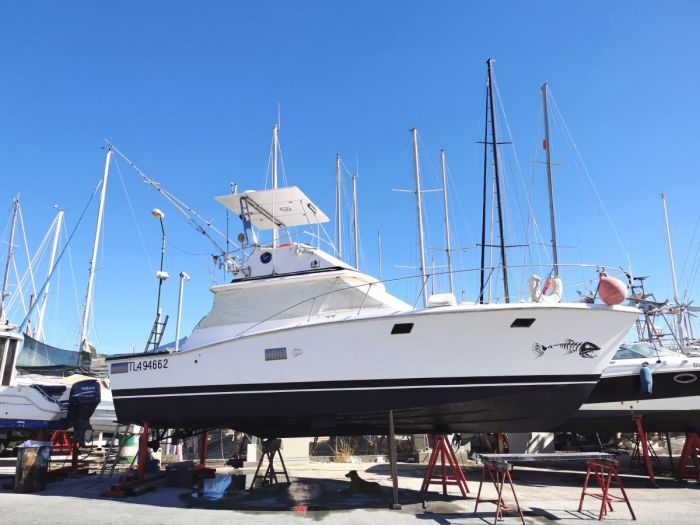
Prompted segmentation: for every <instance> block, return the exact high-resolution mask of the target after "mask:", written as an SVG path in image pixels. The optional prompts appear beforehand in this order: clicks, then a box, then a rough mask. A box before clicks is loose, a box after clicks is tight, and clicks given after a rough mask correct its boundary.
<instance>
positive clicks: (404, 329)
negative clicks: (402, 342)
mask: <svg viewBox="0 0 700 525" xmlns="http://www.w3.org/2000/svg"><path fill="white" fill-rule="evenodd" d="M411 330H413V323H397V324H395V325H394V327H393V328H392V329H391V333H392V335H395V334H410V333H411Z"/></svg>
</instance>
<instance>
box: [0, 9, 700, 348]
mask: <svg viewBox="0 0 700 525" xmlns="http://www.w3.org/2000/svg"><path fill="white" fill-rule="evenodd" d="M0 13H1V16H0V71H2V82H0V180H1V181H2V185H1V186H0V187H1V188H2V189H1V192H2V193H1V194H0V211H2V214H1V215H0V221H1V222H0V227H5V228H6V223H7V221H8V219H9V210H10V207H11V199H12V196H13V195H14V194H16V193H20V194H21V199H22V207H23V212H24V215H25V219H26V223H27V235H28V239H29V246H30V249H31V250H33V249H35V247H36V246H37V245H38V244H39V242H40V240H41V238H42V237H43V235H44V232H45V230H46V228H47V227H48V225H49V223H50V222H51V220H52V218H53V214H54V210H53V208H52V206H53V205H54V204H58V205H60V206H61V207H63V208H65V209H66V218H67V221H68V225H69V227H71V226H72V225H74V224H75V222H76V221H77V217H78V215H79V213H80V211H81V210H82V208H83V206H84V205H85V202H86V201H87V200H88V198H89V196H90V194H91V192H92V191H93V189H94V187H95V185H96V183H97V181H98V179H99V177H100V175H101V172H102V166H103V162H104V151H103V150H102V149H101V147H102V145H103V143H102V141H103V139H105V138H109V139H111V140H112V141H113V142H114V143H115V144H116V145H117V146H118V147H119V148H120V149H121V150H122V151H123V152H124V153H126V154H127V155H128V156H129V157H131V158H132V160H134V162H136V163H137V164H138V165H139V166H141V167H142V168H143V169H144V171H145V172H146V173H147V174H149V175H150V176H152V177H154V178H156V179H157V180H159V181H160V182H162V183H163V185H164V186H165V187H166V188H168V189H169V190H170V191H171V192H173V193H174V194H175V195H177V196H178V197H180V198H181V199H183V200H184V201H185V202H187V203H188V204H190V205H191V206H192V207H194V208H195V209H197V210H199V211H200V212H201V213H202V214H203V215H205V216H207V217H210V218H212V219H213V220H215V221H216V224H217V225H218V226H219V227H224V224H225V218H224V214H223V209H222V208H221V207H220V206H219V205H218V204H217V203H216V202H214V201H213V198H212V197H213V196H215V195H220V194H224V193H226V192H227V191H228V187H229V183H231V182H236V183H238V184H239V187H240V188H241V189H248V188H261V187H263V186H264V185H265V179H266V172H267V161H268V153H269V147H270V136H271V130H272V126H273V124H274V122H275V119H276V115H277V105H278V104H279V105H280V107H281V115H282V133H281V145H282V153H283V159H284V167H285V173H286V179H287V181H288V183H289V184H295V185H298V186H300V187H301V188H302V189H304V190H305V191H306V193H307V194H308V195H309V196H310V197H311V198H312V199H313V200H314V201H316V202H317V203H318V204H319V205H320V206H321V207H322V208H323V209H324V210H326V212H327V213H328V214H329V215H333V213H334V174H333V170H334V159H335V154H336V152H338V153H340V154H341V155H342V156H343V159H344V163H345V164H346V166H347V167H348V169H349V170H351V171H355V170H356V169H358V168H359V179H358V181H359V182H358V185H359V190H360V228H361V237H362V241H363V242H362V244H363V261H362V268H363V269H365V270H366V271H368V272H369V273H375V274H376V271H377V255H376V251H377V250H376V232H377V230H381V231H382V237H383V244H384V254H383V261H382V262H383V268H384V275H383V276H384V277H385V278H386V277H392V276H398V275H406V274H410V273H411V270H410V269H406V268H397V266H411V265H415V264H416V260H417V257H416V248H415V247H416V240H415V210H414V201H413V200H412V198H411V196H410V194H403V193H395V192H392V191H391V190H392V188H411V187H412V184H413V179H412V164H411V162H412V160H411V145H410V135H409V132H408V130H409V129H410V128H411V127H412V126H416V127H418V130H419V134H420V137H421V151H420V154H421V157H422V163H423V174H424V187H425V188H435V187H437V185H438V184H439V182H438V180H437V178H438V176H439V172H438V166H439V164H438V152H439V150H440V148H444V149H445V150H446V152H447V161H448V166H449V171H450V177H451V189H452V192H451V194H450V198H451V200H452V213H453V217H452V220H453V230H454V233H453V235H454V236H455V244H456V245H457V246H459V247H463V248H471V249H470V250H468V251H464V252H463V253H462V255H461V256H460V258H459V261H458V266H459V267H461V268H474V267H476V265H477V260H478V259H477V251H476V250H475V249H474V247H473V245H474V243H475V242H476V241H477V238H476V236H477V232H478V231H479V228H480V226H479V220H480V195H479V192H480V189H479V185H480V177H481V169H482V168H481V156H482V150H481V146H480V145H478V144H476V143H475V142H476V141H478V140H481V136H482V135H483V97H484V78H485V74H486V68H485V61H486V59H487V58H489V57H493V58H495V59H496V62H495V72H496V78H497V86H498V91H499V94H500V97H501V100H502V103H503V106H504V108H505V113H506V117H507V122H508V126H509V127H510V130H511V132H512V138H513V142H514V145H513V147H512V148H506V147H504V148H503V149H504V152H503V155H504V161H505V162H506V164H507V168H508V173H507V174H506V175H505V176H506V177H507V184H508V188H509V190H508V191H509V210H510V211H509V213H510V214H511V215H512V217H511V218H510V219H509V221H510V222H509V223H508V231H507V235H508V236H509V240H511V241H512V242H513V243H518V242H521V241H522V239H523V238H524V234H523V233H522V230H523V228H522V226H521V222H522V221H521V218H522V217H523V216H524V214H525V213H526V209H527V206H526V205H525V204H524V203H525V202H526V201H525V198H526V196H530V198H531V199H532V202H533V209H534V211H535V215H536V217H537V220H538V222H539V224H540V225H541V227H542V228H543V230H542V234H543V237H544V238H545V239H548V236H549V233H548V228H547V224H548V222H547V221H548V217H547V215H546V213H545V206H546V201H545V193H544V188H545V186H544V171H543V170H542V169H541V166H540V165H535V166H536V171H535V172H534V174H533V160H534V159H535V153H536V152H537V155H539V158H540V160H541V150H538V149H537V145H538V144H539V143H540V141H541V124H539V126H540V127H539V128H538V123H539V122H540V120H541V117H540V113H541V108H540V91H539V88H540V85H541V84H542V82H543V81H545V80H546V81H548V82H549V85H550V87H551V90H552V93H553V95H554V98H555V100H556V103H557V105H558V108H559V109H560V111H561V114H562V115H563V117H564V119H565V121H566V124H567V126H568V129H569V131H570V132H571V135H572V136H573V139H574V140H575V143H576V147H577V149H578V152H579V153H580V155H581V157H582V158H583V160H584V161H585V164H586V166H587V168H588V172H589V173H590V177H591V179H592V180H593V182H594V184H595V187H596V188H597V190H598V191H599V192H600V195H601V198H602V200H603V201H604V203H605V206H606V209H607V211H608V213H609V215H610V218H611V220H612V222H613V224H614V226H615V228H616V230H617V232H618V234H619V237H620V238H621V239H622V244H623V245H624V249H623V247H621V246H620V243H618V241H617V240H616V237H615V234H614V233H613V232H612V231H611V227H610V225H609V223H608V221H607V219H606V217H605V212H604V211H603V209H602V208H601V207H600V205H599V204H598V203H597V201H596V199H595V197H593V196H592V193H591V189H590V185H588V183H587V182H586V180H585V179H586V176H585V173H584V172H583V171H582V170H581V169H577V167H576V162H575V157H574V155H572V153H571V150H570V148H569V146H568V145H567V144H565V142H566V141H565V140H564V136H563V133H561V130H560V129H559V128H558V127H556V126H555V130H554V131H555V132H556V131H558V135H557V133H553V136H552V148H553V153H554V160H555V162H557V163H558V164H561V166H557V167H556V168H555V170H556V177H557V182H556V185H557V200H558V216H559V217H558V224H559V233H560V235H559V237H560V239H559V240H560V243H561V244H563V245H566V246H573V247H574V248H568V249H564V250H563V254H562V256H561V257H560V258H561V259H563V260H564V261H565V262H572V263H574V262H586V263H594V264H595V263H603V264H607V265H625V266H626V265H627V264H628V263H627V260H628V257H629V260H631V263H632V266H633V269H634V271H635V272H636V273H637V274H640V275H650V276H651V278H650V280H649V281H648V284H649V286H650V288H651V289H652V291H654V293H656V295H657V296H661V297H666V296H668V295H670V277H669V272H668V265H667V257H666V250H665V245H664V237H663V223H662V214H661V205H660V200H659V193H660V192H661V191H664V192H666V194H667V198H668V203H669V206H670V215H671V226H672V233H673V241H674V249H675V253H676V260H677V266H678V271H679V273H680V272H681V270H682V268H683V266H684V261H685V260H686V258H687V256H688V254H689V253H690V257H691V259H692V256H693V255H694V253H695V252H694V250H696V249H697V246H698V240H697V239H696V241H695V243H694V244H693V245H691V236H692V234H693V231H694V228H695V225H696V222H697V220H698V213H699V212H698V205H697V203H698V194H699V192H698V190H699V189H700V184H699V183H698V165H697V156H696V154H695V152H696V150H697V146H696V144H697V137H698V135H699V134H700V133H699V132H700V129H699V128H700V104H698V102H699V98H700V67H699V66H700V61H699V60H698V59H699V53H700V51H699V50H700V42H699V40H700V37H699V36H698V32H697V27H696V23H697V20H700V16H699V15H700V4H698V3H697V2H692V1H673V2H660V1H659V2H651V1H640V2H586V3H583V2H547V1H537V2H458V1H455V2H357V1H355V2H321V1H317V2H312V1H309V2H294V3H292V2H266V3H265V5H259V4H258V3H251V2H247V3H243V2H241V3H233V2H198V3H197V4H196V5H195V4H192V3H190V2H148V3H144V2H121V3H119V4H114V3H108V2H87V1H85V2H70V3H59V2H11V1H0ZM501 124H502V126H501V129H502V130H503V131H505V125H504V124H505V120H503V121H502V122H501ZM502 140H509V139H508V138H507V137H502ZM514 152H515V153H517V161H518V162H519V164H520V167H521V173H522V175H518V173H517V170H516V169H515V166H516V164H515V161H516V156H515V155H514ZM119 173H121V178H120V177H119ZM533 177H534V178H533ZM346 178H347V177H346ZM122 180H123V184H122ZM533 181H534V182H533ZM533 184H534V185H533ZM531 185H533V186H532V188H533V190H532V191H529V190H528V191H525V190H523V187H527V188H529V187H530V186H531ZM124 187H126V189H127V192H128V195H129V198H130V201H131V205H132V206H133V209H134V215H133V216H132V213H131V209H130V205H129V202H128V201H127V199H126V198H125V192H124V189H123V188H124ZM348 187H349V186H348ZM108 193H109V195H108V201H107V205H106V215H105V230H104V232H105V235H104V244H103V247H102V249H101V252H100V257H99V270H98V276H97V284H96V295H95V332H94V334H93V339H94V340H96V342H98V344H99V345H100V348H101V349H103V350H106V351H124V350H128V349H129V348H130V345H131V343H132V342H133V343H136V345H137V347H138V348H141V347H142V346H143V344H144V343H145V339H146V338H147V335H148V330H149V328H150V324H151V323H152V319H153V314H154V309H155V292H156V282H155V278H154V277H153V271H154V270H155V264H156V262H157V259H158V249H159V229H158V225H157V223H156V222H155V221H154V220H153V219H152V218H150V215H149V211H150V209H151V208H153V207H156V206H157V207H160V208H162V209H163V210H164V211H165V212H166V219H165V220H166V228H167V231H168V255H167V260H166V269H167V270H169V271H170V273H171V274H172V275H177V274H178V273H179V272H180V271H182V270H184V271H187V272H188V273H190V274H191V275H192V277H193V279H192V281H191V282H190V283H188V284H187V289H186V292H185V293H186V297H185V302H186V304H185V310H184V313H183V332H184V333H188V332H189V330H190V329H191V327H192V326H193V325H194V324H195V323H196V322H197V320H198V319H199V318H200V317H201V316H202V315H204V314H205V313H206V311H207V309H208V306H209V303H210V294H209V292H208V286H209V285H210V284H211V278H210V273H209V272H210V270H211V268H212V267H211V264H210V263H209V260H210V257H209V255H208V254H209V252H210V251H211V248H210V245H209V244H208V243H207V242H206V240H205V239H203V238H202V237H201V236H200V235H198V234H197V233H196V232H194V230H192V229H191V228H190V227H189V226H188V225H186V224H185V223H184V221H183V220H181V218H180V217H178V216H177V214H176V212H175V211H174V210H172V209H171V208H169V207H168V205H167V204H166V203H165V202H164V201H163V200H162V199H161V198H160V197H159V196H158V195H157V194H156V193H155V192H153V191H152V190H150V189H148V188H147V187H146V186H145V185H144V184H143V183H141V182H139V180H138V179H137V177H136V176H135V175H134V174H133V172H132V171H130V169H129V168H128V166H127V165H126V164H125V163H123V162H117V165H115V166H114V167H113V171H112V179H111V181H110V186H109V189H108ZM425 200H426V220H427V222H428V223H429V225H430V226H429V232H428V244H429V245H430V246H431V247H434V248H438V247H441V246H442V245H441V235H442V234H441V230H440V227H441V220H442V218H441V210H440V200H439V196H438V195H437V194H426V197H425ZM2 202H4V204H2ZM523 210H525V211H523ZM94 213H95V212H94V207H93V211H91V212H88V214H87V217H86V219H85V222H84V223H82V224H81V226H80V228H79V230H78V232H77V234H76V237H75V239H74V242H73V243H72V245H71V259H72V262H73V273H74V275H75V286H74V284H73V278H72V277H71V271H70V268H69V266H68V265H67V264H64V265H62V267H61V275H60V279H58V280H57V282H59V283H60V284H59V285H56V286H53V285H52V286H53V289H52V302H51V303H50V307H49V309H48V313H47V317H48V323H49V324H48V326H47V332H48V334H47V335H48V340H49V342H53V343H55V344H62V345H66V346H70V345H72V344H75V341H76V340H77V326H78V313H77V311H76V310H77V306H78V305H76V299H75V295H76V294H77V295H78V301H77V302H78V303H80V302H81V301H82V298H83V295H84V290H85V281H86V278H87V266H88V259H89V251H90V244H91V242H92V236H93V234H94ZM134 217H135V218H136V222H137V223H138V227H139V228H140V231H141V235H143V238H144V242H145V245H146V247H147V249H146V252H147V254H148V256H146V254H145V253H144V248H143V247H142V244H141V241H140V237H139V230H137V228H136V227H135V225H134V223H135V219H134ZM232 230H233V232H234V233H235V232H237V231H238V230H237V225H234V224H233V223H232ZM329 230H330V231H332V226H329ZM346 230H347V226H346ZM4 239H5V237H4V238H3V240H4ZM346 245H347V244H346ZM3 250H4V246H3ZM431 253H432V254H435V257H436V264H438V265H439V264H441V260H442V259H441V258H442V255H441V254H440V253H439V252H437V251H436V250H432V251H431ZM510 253H512V255H511V258H512V259H511V260H517V261H520V262H522V261H523V260H524V252H523V251H522V250H520V251H518V249H513V250H512V251H511V252H509V254H510ZM531 255H532V258H533V259H534V260H535V262H536V261H538V260H539V261H542V260H545V259H546V256H547V255H546V253H545V252H544V251H543V250H541V249H540V250H539V252H537V250H535V251H533V252H531ZM428 258H429V260H430V254H429V256H428ZM148 259H150V262H149V260H148ZM688 265H690V263H688ZM686 267H688V266H686ZM687 272H688V270H686V273H687ZM470 275H471V274H470ZM578 276H579V274H576V276H572V279H573V280H575V279H578ZM588 277H590V275H588ZM470 279H471V277H470ZM38 280H39V279H38ZM462 281H463V282H462ZM462 281H460V282H458V289H459V290H462V289H463V290H465V295H466V297H467V298H468V299H469V298H474V296H475V294H476V290H475V286H474V281H473V280H472V281H469V280H468V279H466V278H465V279H463V280H462ZM686 281H688V279H686ZM569 282H571V281H569ZM685 285H687V282H685V283H684V282H683V281H682V282H681V288H683V287H684V286H685ZM74 289H75V291H74ZM575 289H576V287H574V288H572V289H571V290H570V291H567V294H570V295H568V297H569V298H571V299H575V298H576V294H575ZM580 289H583V287H580ZM394 291H395V292H396V293H398V294H400V295H403V296H405V297H407V298H408V297H409V296H410V297H412V298H415V290H414V289H413V288H411V287H403V288H397V289H395V290H394ZM699 291H700V290H699V287H698V284H697V282H696V283H695V286H694V287H693V288H691V289H690V290H689V292H688V293H689V296H690V298H696V297H698V292H699ZM164 294H165V295H164V307H165V310H166V312H167V313H170V314H171V315H174V314H175V306H176V298H177V282H176V280H175V279H172V280H170V281H168V282H167V283H166V285H165V291H164ZM173 329H174V323H173V324H172V325H171V333H172V330H173ZM166 338H167V337H166Z"/></svg>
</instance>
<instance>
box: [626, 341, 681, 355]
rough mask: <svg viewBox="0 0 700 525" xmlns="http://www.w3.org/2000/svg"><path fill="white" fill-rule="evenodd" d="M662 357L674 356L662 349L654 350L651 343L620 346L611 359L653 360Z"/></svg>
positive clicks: (672, 353)
mask: <svg viewBox="0 0 700 525" xmlns="http://www.w3.org/2000/svg"><path fill="white" fill-rule="evenodd" d="M664 355H665V356H670V355H675V352H673V351H671V350H668V349H667V348H663V347H658V348H654V345H653V344H651V343H632V344H623V345H621V346H620V349H619V350H618V351H617V352H616V353H615V357H613V359H641V358H645V359H655V358H656V357H657V356H664Z"/></svg>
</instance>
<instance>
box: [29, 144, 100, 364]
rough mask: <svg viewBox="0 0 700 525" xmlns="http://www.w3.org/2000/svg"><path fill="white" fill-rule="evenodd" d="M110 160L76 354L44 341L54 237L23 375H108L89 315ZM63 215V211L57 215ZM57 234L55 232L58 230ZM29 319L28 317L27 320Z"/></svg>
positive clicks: (55, 241)
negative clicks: (92, 338) (92, 339)
mask: <svg viewBox="0 0 700 525" xmlns="http://www.w3.org/2000/svg"><path fill="white" fill-rule="evenodd" d="M111 159H112V148H111V146H109V147H108V148H107V154H106V159H105V167H104V172H103V175H102V179H101V182H100V185H101V187H100V201H99V205H98V210H97V224H96V226H95V238H94V241H93V244H92V256H91V258H90V266H89V273H88V284H87V291H86V293H85V302H84V304H83V315H82V319H81V323H80V336H79V341H78V350H77V351H75V350H66V349H62V348H58V347H54V346H50V345H48V344H46V343H45V342H44V341H43V340H40V338H41V339H43V322H42V321H43V317H44V312H45V309H46V297H47V294H48V289H49V286H50V284H51V277H52V276H53V273H54V270H55V261H54V256H55V249H56V243H57V238H58V233H56V236H55V237H54V244H53V251H52V255H51V263H50V267H49V275H48V277H47V280H46V283H45V284H44V287H43V292H42V294H43V295H42V300H41V302H40V303H39V306H38V307H37V308H38V309H39V310H38V312H39V313H38V315H39V323H38V329H37V330H36V331H35V337H32V336H31V335H29V334H27V335H25V337H24V346H23V349H22V352H21V353H20V355H19V358H18V360H17V367H18V369H19V370H20V372H22V373H23V374H37V375H40V376H68V375H71V374H82V375H89V376H95V377H102V378H105V377H106V375H107V371H106V365H105V361H104V357H103V356H101V355H99V354H98V353H97V352H96V350H95V347H94V346H93V345H92V344H91V343H90V341H89V339H88V332H89V327H90V315H91V313H92V304H93V294H94V283H95V268H96V264H97V254H98V249H99V244H100V235H101V231H102V221H103V217H104V206H105V197H106V192H107V182H108V178H109V168H110V162H111ZM59 213H60V214H62V211H60V212H59ZM57 231H58V230H57ZM28 317H29V315H27V318H28Z"/></svg>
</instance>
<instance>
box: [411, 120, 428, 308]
mask: <svg viewBox="0 0 700 525" xmlns="http://www.w3.org/2000/svg"><path fill="white" fill-rule="evenodd" d="M411 134H412V135H413V170H414V173H415V177H416V204H417V206H418V246H419V248H418V249H419V252H420V253H419V256H420V278H421V294H422V295H423V307H424V308H425V307H427V306H428V296H427V292H428V291H427V288H426V275H425V246H423V202H422V199H421V185H420V163H419V162H418V130H417V129H416V128H412V129H411Z"/></svg>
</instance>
